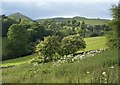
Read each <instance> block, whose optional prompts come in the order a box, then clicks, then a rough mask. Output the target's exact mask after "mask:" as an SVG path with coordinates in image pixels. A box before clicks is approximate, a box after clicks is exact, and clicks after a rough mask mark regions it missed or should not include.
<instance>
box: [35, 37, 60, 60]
mask: <svg viewBox="0 0 120 85" xmlns="http://www.w3.org/2000/svg"><path fill="white" fill-rule="evenodd" d="M59 45H60V44H59V37H57V36H48V37H45V38H44V41H41V42H40V43H39V44H38V45H37V46H36V51H37V52H39V54H40V56H43V57H44V60H45V62H47V60H48V61H52V60H53V55H54V54H55V53H57V52H58V48H59Z"/></svg>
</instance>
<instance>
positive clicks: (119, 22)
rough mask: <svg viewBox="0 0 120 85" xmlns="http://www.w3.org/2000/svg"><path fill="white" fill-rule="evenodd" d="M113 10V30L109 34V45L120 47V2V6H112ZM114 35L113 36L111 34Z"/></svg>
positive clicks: (111, 24) (111, 23)
mask: <svg viewBox="0 0 120 85" xmlns="http://www.w3.org/2000/svg"><path fill="white" fill-rule="evenodd" d="M111 12H112V17H113V19H112V21H111V22H109V25H110V27H111V28H112V31H111V32H109V34H108V46H109V47H110V48H114V47H118V48H120V45H119V43H120V29H119V27H120V15H119V14H120V4H118V6H115V5H114V6H113V7H112V8H111ZM111 35H112V36H111Z"/></svg>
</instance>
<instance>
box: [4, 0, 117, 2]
mask: <svg viewBox="0 0 120 85" xmlns="http://www.w3.org/2000/svg"><path fill="white" fill-rule="evenodd" d="M43 1H44V2H119V0H3V2H43Z"/></svg>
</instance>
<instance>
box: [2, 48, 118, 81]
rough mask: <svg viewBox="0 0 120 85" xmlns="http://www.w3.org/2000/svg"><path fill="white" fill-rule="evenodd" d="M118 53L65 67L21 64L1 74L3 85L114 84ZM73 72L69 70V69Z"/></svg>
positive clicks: (116, 75)
mask: <svg viewBox="0 0 120 85" xmlns="http://www.w3.org/2000/svg"><path fill="white" fill-rule="evenodd" d="M116 52H117V50H114V49H113V50H108V51H105V52H102V53H99V54H97V55H95V56H91V57H86V58H83V59H80V60H76V61H74V62H73V63H65V62H62V61H61V60H58V61H56V62H50V63H46V64H43V63H41V64H37V63H28V62H27V63H24V64H21V65H18V66H14V67H10V68H4V69H3V70H2V75H3V76H2V80H3V83H111V82H112V83H117V82H118V65H117V57H118V55H117V53H116ZM71 68H72V69H71Z"/></svg>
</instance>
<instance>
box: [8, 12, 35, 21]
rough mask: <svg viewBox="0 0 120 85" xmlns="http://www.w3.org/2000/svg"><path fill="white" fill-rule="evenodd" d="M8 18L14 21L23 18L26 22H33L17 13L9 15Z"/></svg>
mask: <svg viewBox="0 0 120 85" xmlns="http://www.w3.org/2000/svg"><path fill="white" fill-rule="evenodd" d="M8 17H11V18H14V19H16V20H19V19H23V18H24V19H27V20H29V21H33V20H32V19H31V18H29V17H27V16H25V15H23V14H21V13H19V12H17V13H14V14H11V15H9V16H8Z"/></svg>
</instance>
